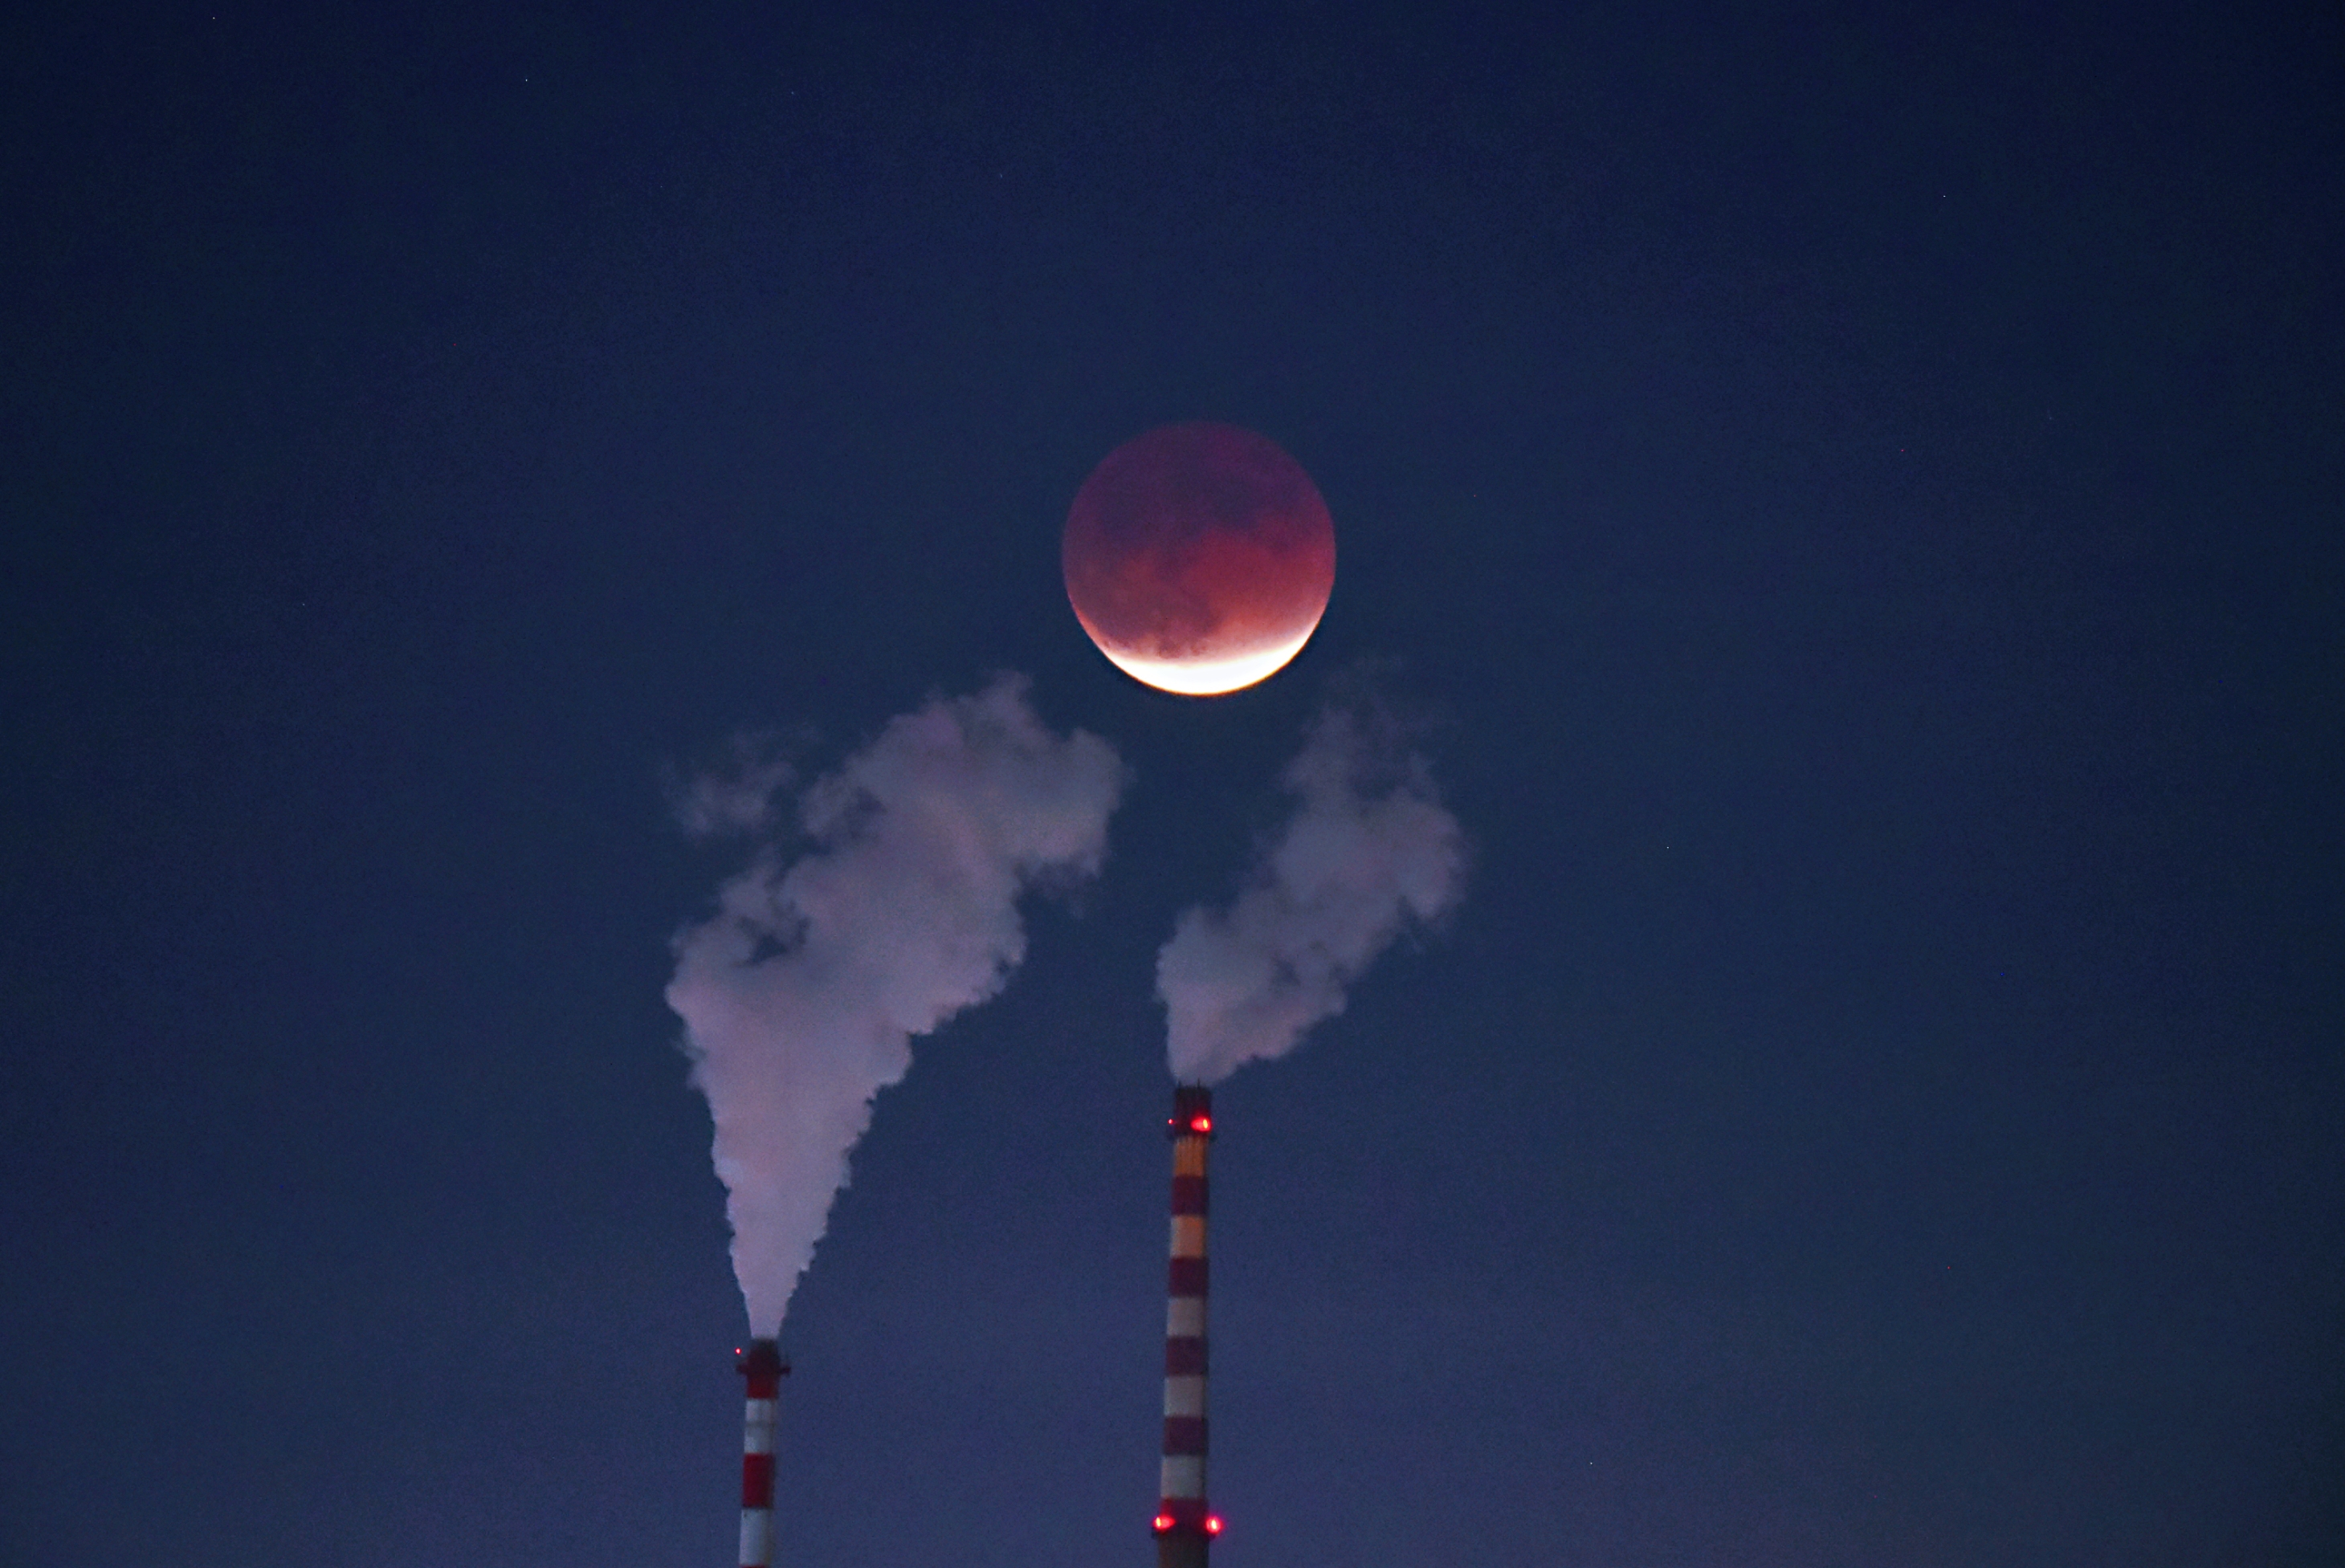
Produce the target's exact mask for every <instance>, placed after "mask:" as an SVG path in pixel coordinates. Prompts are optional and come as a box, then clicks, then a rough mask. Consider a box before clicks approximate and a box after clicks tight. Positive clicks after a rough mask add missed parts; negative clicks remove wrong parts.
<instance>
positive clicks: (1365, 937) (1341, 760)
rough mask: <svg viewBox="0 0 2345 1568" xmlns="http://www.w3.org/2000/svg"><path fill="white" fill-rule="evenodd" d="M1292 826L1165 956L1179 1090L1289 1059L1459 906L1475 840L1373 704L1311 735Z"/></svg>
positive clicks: (1293, 777) (1300, 760) (1160, 986)
mask: <svg viewBox="0 0 2345 1568" xmlns="http://www.w3.org/2000/svg"><path fill="white" fill-rule="evenodd" d="M1281 782H1282V783H1283V784H1284V785H1285V786H1286V788H1287V790H1288V792H1289V793H1291V794H1294V796H1295V797H1296V801H1297V804H1296V806H1295V811H1294V815H1293V816H1292V817H1290V818H1289V819H1288V820H1287V822H1286V824H1285V825H1284V827H1283V828H1282V829H1281V830H1280V832H1279V834H1278V835H1277V836H1276V838H1274V840H1273V841H1272V842H1270V843H1269V844H1268V845H1266V846H1265V847H1264V854H1263V857H1262V861H1261V864H1260V865H1257V866H1256V867H1255V869H1254V875H1253V877H1252V879H1251V881H1250V884H1249V885H1247V887H1246V888H1245V890H1244V892H1242V893H1241V894H1240V895H1238V899H1237V902H1236V903H1234V904H1233V905H1230V906H1229V907H1228V908H1226V909H1219V910H1216V909H1208V908H1204V907H1203V906H1202V905H1201V906H1197V907H1193V908H1191V909H1188V910H1186V911H1184V912H1183V914H1182V916H1181V917H1180V919H1179V920H1178V921H1177V922H1176V923H1175V924H1174V926H1173V937H1172V940H1171V941H1169V942H1167V943H1165V944H1164V946H1163V948H1162V950H1161V951H1160V952H1159V953H1158V954H1157V956H1156V990H1157V995H1158V996H1161V997H1162V999H1163V1002H1164V1011H1165V1025H1166V1047H1167V1053H1168V1055H1169V1056H1170V1057H1171V1059H1172V1067H1173V1077H1174V1078H1175V1079H1177V1080H1178V1081H1180V1082H1182V1083H1208V1084H1209V1083H1215V1082H1218V1081H1220V1080H1221V1079H1222V1078H1224V1077H1228V1076H1229V1075H1230V1074H1231V1073H1232V1072H1233V1071H1235V1070H1236V1069H1237V1068H1239V1067H1243V1066H1244V1064H1246V1063H1247V1062H1250V1061H1254V1060H1256V1059H1258V1058H1268V1057H1281V1056H1284V1055H1285V1054H1286V1053H1287V1052H1288V1051H1291V1050H1293V1049H1294V1047H1295V1045H1296V1043H1297V1042H1299V1041H1300V1040H1301V1039H1302V1038H1303V1036H1304V1031H1306V1030H1308V1029H1309V1028H1310V1027H1311V1026H1312V1025H1314V1024H1315V1023H1318V1022H1319V1021H1320V1020H1321V1019H1323V1018H1330V1017H1335V1015H1336V1014H1337V1013H1340V1012H1342V1011H1343V1010H1344V999H1345V991H1346V990H1347V989H1348V988H1349V987H1350V986H1351V984H1352V982H1354V981H1355V980H1356V979H1358V978H1359V976H1361V974H1362V973H1364V972H1365V970H1366V968H1367V966H1369V965H1370V964H1372V963H1374V962H1375V961H1376V956H1377V955H1378V954H1380V953H1382V952H1383V951H1384V950H1385V949H1386V947H1387V946H1391V944H1392V942H1393V940H1394V938H1396V937H1397V936H1399V935H1400V934H1401V932H1402V931H1403V930H1405V929H1406V928H1408V927H1410V926H1415V925H1421V924H1423V923H1425V922H1428V921H1431V920H1434V919H1436V918H1437V917H1438V916H1441V915H1442V914H1443V913H1444V912H1446V911H1447V910H1448V909H1449V908H1450V906H1451V905H1454V904H1456V903H1457V897H1458V895H1459V893H1460V891H1461V889H1462V888H1463V885H1464V882H1465V875H1466V839H1465V835H1464V834H1463V832H1462V831H1460V829H1459V828H1458V825H1457V818H1456V817H1454V816H1451V815H1450V814H1449V813H1448V812H1447V810H1446V809H1444V808H1443V806H1442V804H1441V800H1440V797H1439V795H1438V794H1437V793H1436V791H1435V789H1434V787H1433V780H1432V776H1431V774H1430V773H1429V771H1428V769H1427V767H1426V761H1425V759H1424V758H1423V757H1421V756H1419V755H1417V754H1415V753H1413V752H1410V751H1408V750H1407V749H1406V745H1405V744H1403V742H1402V738H1401V736H1400V734H1399V731H1398V727H1397V725H1396V723H1394V721H1393V720H1392V718H1391V717H1390V716H1389V715H1388V714H1386V713H1385V712H1384V711H1383V710H1382V709H1381V708H1380V707H1378V706H1376V704H1375V703H1371V702H1366V701H1358V702H1351V703H1339V704H1338V705H1336V706H1334V707H1331V708H1329V709H1328V710H1327V711H1326V712H1325V713H1322V714H1321V715H1320V716H1319V718H1318V720H1317V721H1316V722H1315V723H1314V724H1313V726H1312V728H1311V732H1310V734H1309V736H1308V738H1307V739H1306V740H1305V742H1304V747H1303V750H1302V752H1301V753H1300V754H1297V755H1296V757H1295V758H1294V761H1293V762H1291V763H1289V764H1287V767H1286V771H1285V773H1284V774H1282V775H1281Z"/></svg>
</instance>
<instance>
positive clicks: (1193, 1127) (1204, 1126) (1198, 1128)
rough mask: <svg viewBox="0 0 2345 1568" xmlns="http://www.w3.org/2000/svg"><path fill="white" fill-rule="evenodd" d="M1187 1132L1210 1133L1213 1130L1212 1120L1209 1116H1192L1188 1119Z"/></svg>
mask: <svg viewBox="0 0 2345 1568" xmlns="http://www.w3.org/2000/svg"><path fill="white" fill-rule="evenodd" d="M1189 1130H1190V1131H1191V1132H1211V1131H1213V1118H1212V1117H1209V1116H1193V1117H1191V1118H1189Z"/></svg>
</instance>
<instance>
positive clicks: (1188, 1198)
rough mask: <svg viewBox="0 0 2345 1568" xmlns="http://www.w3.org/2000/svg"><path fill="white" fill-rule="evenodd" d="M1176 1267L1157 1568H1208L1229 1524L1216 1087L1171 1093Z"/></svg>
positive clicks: (1168, 1321) (1167, 1328)
mask: <svg viewBox="0 0 2345 1568" xmlns="http://www.w3.org/2000/svg"><path fill="white" fill-rule="evenodd" d="M1168 1130H1169V1131H1170V1132H1171V1134H1172V1137H1173V1266H1172V1270H1171V1276H1170V1279H1169V1281H1168V1284H1169V1290H1168V1292H1167V1294H1168V1297H1169V1303H1168V1306H1167V1308H1166V1311H1165V1317H1164V1469H1163V1479H1162V1485H1161V1486H1160V1488H1159V1491H1160V1492H1161V1493H1162V1495H1161V1496H1160V1498H1159V1500H1158V1502H1157V1505H1156V1522H1155V1523H1156V1564H1157V1568H1205V1549H1206V1548H1207V1547H1208V1546H1209V1545H1211V1544H1212V1543H1213V1537H1214V1536H1216V1535H1218V1534H1220V1533H1221V1531H1222V1522H1221V1519H1220V1517H1219V1516H1218V1515H1217V1514H1215V1513H1214V1512H1213V1511H1212V1510H1211V1509H1210V1508H1208V1507H1207V1506H1206V1504H1205V1151H1206V1149H1207V1148H1208V1147H1209V1146H1211V1144H1212V1143H1213V1090H1212V1089H1209V1088H1206V1087H1203V1086H1202V1085H1196V1084H1183V1085H1180V1086H1179V1087H1176V1088H1174V1089H1173V1117H1172V1120H1171V1121H1170V1123H1169V1124H1168Z"/></svg>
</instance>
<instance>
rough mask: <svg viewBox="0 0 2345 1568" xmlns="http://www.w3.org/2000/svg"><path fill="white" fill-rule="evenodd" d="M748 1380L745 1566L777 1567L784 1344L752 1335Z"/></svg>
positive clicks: (745, 1363) (745, 1367)
mask: <svg viewBox="0 0 2345 1568" xmlns="http://www.w3.org/2000/svg"><path fill="white" fill-rule="evenodd" d="M740 1366H741V1376H742V1378H743V1380H744V1381H746V1382H747V1384H748V1410H747V1414H746V1418H745V1420H744V1421H743V1423H742V1429H741V1568H772V1564H773V1561H774V1407H775V1404H776V1403H777V1401H779V1400H780V1398H781V1393H782V1380H783V1379H784V1378H786V1377H788V1376H789V1375H790V1364H789V1362H787V1361H784V1360H782V1351H781V1347H780V1346H779V1345H777V1344H776V1343H775V1342H774V1341H773V1340H750V1341H749V1348H748V1349H747V1350H746V1351H741V1352H740Z"/></svg>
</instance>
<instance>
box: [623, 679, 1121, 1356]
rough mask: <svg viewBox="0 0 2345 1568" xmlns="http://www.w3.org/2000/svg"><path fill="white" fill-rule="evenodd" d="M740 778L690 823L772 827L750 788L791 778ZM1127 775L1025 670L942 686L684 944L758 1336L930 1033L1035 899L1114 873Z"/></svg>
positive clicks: (1014, 952) (690, 1016) (828, 792)
mask: <svg viewBox="0 0 2345 1568" xmlns="http://www.w3.org/2000/svg"><path fill="white" fill-rule="evenodd" d="M741 776H742V779H744V780H746V786H745V785H743V784H740V783H739V782H738V781H736V782H732V783H726V782H719V783H716V784H710V785H708V786H707V787H706V789H704V790H701V791H699V792H698V793H697V794H693V795H691V796H689V797H687V799H686V801H685V802H682V803H680V804H681V805H684V806H686V807H687V808H688V809H685V811H684V814H685V815H686V816H687V818H694V819H696V820H692V821H688V823H687V825H688V826H696V827H701V828H706V827H710V826H722V827H725V828H732V829H754V828H756V827H757V826H758V825H759V824H760V822H761V820H762V819H761V814H760V813H759V812H757V811H756V810H753V809H750V805H751V803H750V802H749V801H748V800H747V799H746V796H745V795H744V794H743V793H742V790H743V788H744V787H746V790H747V791H748V792H749V793H750V794H754V793H755V792H756V789H757V788H758V787H760V781H771V783H770V784H766V787H767V788H769V789H770V788H775V787H778V786H779V783H780V781H781V779H782V777H783V776H784V775H782V774H779V773H777V772H771V771H768V772H766V773H764V774H758V773H756V771H755V770H754V769H751V770H748V771H747V772H746V773H744V774H742V775H741ZM1123 782H1124V770H1123V766H1122V763H1121V762H1120V761H1119V760H1118V759H1117V756H1116V754H1115V750H1114V748H1113V747H1112V746H1110V745H1109V744H1107V743H1106V742H1105V741H1103V740H1101V739H1100V738H1099V737H1098V736H1096V735H1092V734H1087V733H1083V732H1081V731H1080V730H1078V731H1075V732H1073V733H1070V734H1067V735H1063V736H1062V735H1059V734H1057V733H1053V732H1052V731H1051V729H1050V728H1048V727H1047V726H1046V725H1045V724H1043V723H1042V722H1041V719H1040V718H1038V717H1037V716H1036V715H1035V713H1034V711H1033V710H1032V708H1031V707H1030V706H1029V705H1028V703H1027V701H1026V687H1025V683H1024V682H1023V681H1022V680H1020V679H1018V678H1015V677H1009V676H1005V677H1002V678H1000V679H999V680H997V681H996V682H995V683H993V684H992V685H990V687H988V688H987V689H986V690H985V691H983V692H981V693H978V694H977V695H975V696H969V697H958V698H951V699H944V698H939V699H937V700H934V701H931V702H930V703H929V704H928V705H927V706H925V707H923V708H921V709H920V710H919V711H918V712H916V713H908V714H905V715H903V716H901V717H898V718H897V719H894V720H892V721H890V722H889V723H888V726H887V727H886V728H885V729H884V730H882V731H881V732H880V733H879V735H878V739H876V740H875V741H873V742H872V743H871V744H869V745H868V746H867V747H865V748H864V749H863V750H862V751H860V752H858V753H857V754H855V755H853V756H851V757H849V758H848V760H847V761H846V762H845V763H844V764H841V765H840V766H839V768H838V769H837V772H835V773H833V774H829V775H827V776H826V777H823V778H820V779H817V780H816V781H815V782H814V783H813V784H809V785H808V786H807V788H806V790H805V791H804V793H803V794H801V795H800V796H799V798H798V802H797V823H796V825H797V828H798V829H799V830H800V831H802V832H803V834H804V835H805V841H806V842H805V845H801V846H800V847H801V848H803V849H804V853H802V854H799V855H797V856H796V857H795V858H792V857H791V856H789V855H787V854H786V852H785V850H784V848H783V846H782V845H779V844H778V843H777V842H776V841H775V840H774V839H773V838H772V837H771V836H770V835H766V836H763V837H761V838H759V839H757V840H756V849H755V851H754V854H753V856H752V859H751V861H750V864H749V865H748V867H747V868H746V870H744V871H742V872H741V873H739V874H738V875H735V876H734V877H732V878H731V879H730V880H728V881H727V882H726V883H725V885H723V886H722V887H721V888H720V889H719V890H718V893H717V900H716V902H717V911H716V915H715V916H712V917H711V918H709V919H708V920H706V921H704V922H703V923H701V924H700V925H697V926H691V927H689V928H688V929H686V930H685V931H684V932H683V933H682V934H681V935H679V936H677V937H676V939H675V958H676V965H675V978H674V980H672V981H671V982H670V983H669V986H668V988H667V1002H668V1006H669V1007H672V1008H674V1009H675V1012H676V1013H677V1015H678V1016H680V1017H682V1018H683V1020H684V1026H685V1038H684V1047H685V1054H686V1055H687V1056H689V1057H691V1058H692V1081H693V1083H694V1085H695V1087H698V1088H699V1089H700V1090H701V1092H702V1093H704V1094H706V1096H707V1097H708V1108H709V1112H710V1115H711V1116H712V1118H714V1119H715V1122H716V1146H715V1155H716V1174H717V1177H718V1178H719V1179H721V1180H722V1181H723V1182H724V1183H725V1187H726V1192H727V1194H728V1197H727V1199H726V1214H727V1216H728V1218H730V1219H731V1220H732V1223H733V1269H734V1272H735V1274H736V1276H738V1278H739V1280H740V1282H741V1294H742V1299H743V1300H744V1301H745V1303H746V1306H747V1308H748V1313H749V1323H750V1328H751V1330H752V1331H754V1332H756V1333H757V1334H759V1335H771V1334H773V1333H774V1332H775V1331H776V1330H777V1329H778V1328H779V1326H780V1324H781V1320H782V1316H783V1313H784V1312H785V1311H786V1310H787V1308H788V1305H789V1299H790V1294H791V1292H792V1291H793V1290H796V1288H797V1280H798V1276H799V1275H800V1274H802V1273H803V1272H804V1271H805V1270H806V1267H807V1263H808V1262H809V1261H810V1260H811V1259H812V1258H813V1256H814V1249H815V1244H816V1243H817V1241H819V1240H820V1239H821V1238H822V1234H823V1230H824V1229H825V1227H826V1226H827V1223H828V1220H829V1215H830V1206H831V1200H832V1199H833V1198H834V1197H836V1196H837V1192H838V1189H840V1188H842V1187H844V1186H845V1185H846V1183H847V1176H848V1167H847V1159H848V1151H849V1150H851V1149H852V1148H854V1147H855V1143H856V1140H857V1139H858V1138H861V1137H862V1136H863V1132H864V1129H865V1128H868V1126H869V1125H870V1122H871V1101H872V1098H873V1097H874V1096H875V1095H877V1094H878V1091H879V1090H881V1089H883V1088H885V1087H888V1085H889V1084H892V1083H895V1082H896V1081H897V1080H898V1079H899V1078H901V1077H903V1076H904V1073H905V1071H906V1069H907V1068H909V1067H910V1066H911V1060H912V1055H911V1040H912V1037H913V1036H915V1035H923V1034H927V1033H928V1032H929V1031H930V1030H932V1029H934V1028H936V1027H938V1026H939V1025H940V1024H942V1023H944V1022H945V1020H946V1019H948V1018H950V1017H952V1016H953V1015H954V1014H956V1013H959V1011H961V1010H962V1009H963V1008H965V1007H970V1006H973V1005H974V1004H976V1003H979V1002H982V1001H985V1000H986V999H987V998H989V997H990V996H993V995H994V994H995V993H996V992H998V991H999V990H1000V988H1001V986H1002V985H1003V983H1004V982H1005V981H1007V979H1008V978H1009V976H1010V972H1011V971H1012V970H1013V969H1015V968H1016V967H1017V966H1018V964H1019V963H1020V960H1021V959H1023V958H1024V956H1025V954H1026V934H1025V927H1024V926H1023V924H1022V922H1021V921H1020V918H1019V913H1018V902H1019V899H1020V896H1021V895H1024V894H1025V893H1026V892H1028V891H1029V890H1030V889H1037V888H1041V889H1045V890H1048V889H1054V888H1062V887H1071V886H1072V885H1075V884H1076V883H1077V882H1079V881H1081V880H1082V879H1085V878H1088V877H1090V876H1091V875H1095V874H1096V873H1097V872H1098V870H1099V867H1100V864H1101V859H1102V858H1103V857H1104V855H1105V854H1106V850H1107V821H1108V816H1109V814H1111V813H1112V811H1113V809H1114V807H1115V803H1116V797H1117V795H1118V794H1120V793H1121V792H1122V786H1123ZM809 845H810V847H807V846H809Z"/></svg>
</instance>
